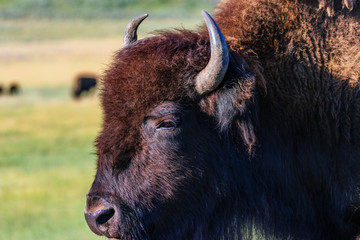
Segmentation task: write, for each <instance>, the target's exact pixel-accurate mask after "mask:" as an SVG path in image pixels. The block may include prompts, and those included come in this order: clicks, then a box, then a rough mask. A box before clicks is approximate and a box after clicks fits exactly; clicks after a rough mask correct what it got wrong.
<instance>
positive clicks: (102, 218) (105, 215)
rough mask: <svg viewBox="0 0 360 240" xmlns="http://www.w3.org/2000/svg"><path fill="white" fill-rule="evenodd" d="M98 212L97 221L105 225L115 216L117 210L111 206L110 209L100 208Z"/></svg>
mask: <svg viewBox="0 0 360 240" xmlns="http://www.w3.org/2000/svg"><path fill="white" fill-rule="evenodd" d="M98 212H99V214H98V217H97V218H96V223H97V224H98V225H103V224H104V223H106V222H107V221H109V220H110V219H111V218H112V217H113V216H114V213H115V210H114V209H113V208H109V209H103V210H99V211H98Z"/></svg>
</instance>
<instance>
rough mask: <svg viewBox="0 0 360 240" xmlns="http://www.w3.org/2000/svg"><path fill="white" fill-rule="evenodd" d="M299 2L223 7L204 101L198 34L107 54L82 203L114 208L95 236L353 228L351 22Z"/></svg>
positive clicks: (308, 235)
mask: <svg viewBox="0 0 360 240" xmlns="http://www.w3.org/2000/svg"><path fill="white" fill-rule="evenodd" d="M311 2H316V1H315V0H314V1H311ZM304 3H306V1H305V0H304V1H303V2H302V1H290V0H289V1H287V0H254V1H245V0H229V1H227V2H226V3H224V4H223V5H220V7H219V9H218V10H217V12H216V15H215V21H216V22H217V23H218V25H219V27H220V29H221V30H222V32H223V34H224V36H225V38H226V40H227V43H228V46H229V49H230V64H229V68H228V71H227V73H226V75H225V77H224V80H223V81H222V83H221V84H220V85H219V86H218V87H217V89H216V90H214V91H213V92H211V93H209V94H207V95H199V94H198V93H196V92H195V90H194V89H195V88H194V79H195V77H196V75H197V74H198V73H199V72H200V71H201V70H202V69H204V67H205V66H206V64H207V63H208V61H209V58H210V47H209V37H208V33H207V30H206V29H205V28H203V29H200V30H199V31H198V32H190V31H184V30H181V31H165V32H160V33H159V34H158V35H156V36H154V37H151V38H147V39H143V40H139V41H137V42H135V43H134V44H131V45H130V46H128V47H126V48H124V49H122V50H121V51H119V52H118V53H117V54H116V56H115V58H114V62H113V63H112V65H111V66H110V68H109V69H108V70H107V71H106V73H105V75H104V83H103V85H104V88H103V90H102V93H101V96H102V105H103V108H104V123H103V129H102V132H101V133H100V135H99V137H98V138H97V143H96V146H97V149H98V156H99V160H98V166H97V167H98V169H97V174H96V177H95V181H94V183H93V186H92V188H91V190H90V192H89V196H88V205H87V211H88V212H91V213H93V212H94V211H96V209H99V206H101V207H109V206H111V208H113V209H115V210H114V216H112V217H111V218H109V219H108V222H106V223H105V224H102V226H101V227H102V228H103V229H105V230H102V231H103V232H104V233H103V234H105V235H106V236H107V237H112V238H120V239H126V240H128V239H157V240H159V239H160V240H161V239H246V238H249V239H251V238H255V237H258V238H266V239H268V238H270V237H271V236H275V237H277V238H282V239H288V238H293V239H353V238H355V236H356V235H357V234H359V233H360V222H359V219H360V217H359V216H360V214H359V211H358V209H359V207H360V197H359V192H358V189H359V188H360V184H359V183H360V175H359V171H360V162H359V159H360V145H359V142H360V114H359V111H358V109H360V91H359V90H360V88H359V82H358V81H359V76H360V67H358V65H357V63H358V62H359V60H360V59H359V58H360V55H359V54H358V53H359V50H360V40H359V39H360V38H359V37H360V24H359V23H358V20H357V18H356V17H354V16H353V15H345V14H344V13H343V12H338V13H336V14H335V15H334V17H333V18H331V19H330V18H328V17H327V16H326V14H325V12H321V11H323V10H320V12H318V9H317V8H315V7H313V5H312V4H308V5H306V4H304ZM356 13H357V9H355V10H354V11H353V13H352V14H356ZM346 29H350V32H347V30H346ZM163 123H165V124H163ZM254 229H255V230H254ZM254 231H255V232H256V233H254Z"/></svg>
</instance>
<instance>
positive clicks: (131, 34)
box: [122, 13, 149, 48]
mask: <svg viewBox="0 0 360 240" xmlns="http://www.w3.org/2000/svg"><path fill="white" fill-rule="evenodd" d="M148 16H149V14H147V13H145V14H141V15H139V16H136V17H134V18H133V19H132V20H131V21H130V22H129V23H128V25H127V26H126V28H125V34H124V38H123V47H122V48H124V47H127V46H128V45H130V44H131V43H133V42H136V40H137V29H138V27H139V25H140V23H141V22H142V21H143V20H144V19H145V18H147V17H148Z"/></svg>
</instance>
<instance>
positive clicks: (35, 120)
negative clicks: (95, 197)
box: [0, 87, 101, 240]
mask: <svg viewBox="0 0 360 240" xmlns="http://www.w3.org/2000/svg"><path fill="white" fill-rule="evenodd" d="M55 89H56V88H55V87H54V88H53V89H50V90H49V89H37V93H38V96H37V97H35V96H36V91H35V89H32V90H29V92H27V91H25V92H23V93H22V95H21V96H19V97H17V98H10V97H5V98H4V97H2V98H0V121H1V125H0V146H1V147H0V202H1V204H0V212H1V217H0V239H9V240H17V239H28V240H31V239H34V240H35V239H36V240H41V239H59V240H60V239H61V240H64V239H69V240H70V239H78V240H79V239H84V240H85V239H87V240H89V239H99V238H98V237H96V236H95V235H94V234H93V233H91V231H90V230H89V229H88V227H87V225H86V223H85V221H84V217H83V209H84V206H85V195H86V193H87V191H88V190H89V188H90V186H91V181H92V179H93V177H94V174H95V162H96V157H95V155H94V154H93V153H94V152H95V150H94V148H93V140H94V138H95V136H96V134H97V132H98V131H99V127H100V125H101V113H100V109H99V103H98V101H97V99H96V98H91V99H86V100H83V101H80V102H74V101H72V100H71V99H70V98H69V97H68V95H67V94H65V91H64V89H62V88H59V89H58V90H59V92H60V93H58V95H55V96H54V97H53V99H50V98H49V97H48V98H49V99H50V101H46V97H45V98H44V97H43V96H44V95H42V94H43V93H44V92H46V91H50V93H51V92H54V91H55ZM34 92H35V93H34ZM61 92H62V93H64V94H61ZM41 93H42V94H41ZM45 96H46V95H45Z"/></svg>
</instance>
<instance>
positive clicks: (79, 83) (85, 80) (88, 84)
mask: <svg viewBox="0 0 360 240" xmlns="http://www.w3.org/2000/svg"><path fill="white" fill-rule="evenodd" d="M96 82H97V76H96V75H94V74H79V75H78V76H76V78H75V83H74V90H73V97H74V98H75V99H78V98H80V96H81V95H82V94H84V93H89V92H91V91H92V90H94V89H95V88H96Z"/></svg>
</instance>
